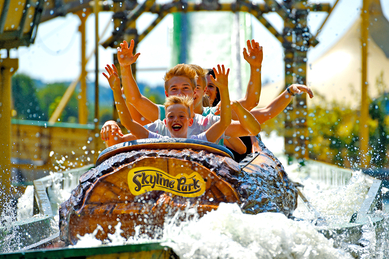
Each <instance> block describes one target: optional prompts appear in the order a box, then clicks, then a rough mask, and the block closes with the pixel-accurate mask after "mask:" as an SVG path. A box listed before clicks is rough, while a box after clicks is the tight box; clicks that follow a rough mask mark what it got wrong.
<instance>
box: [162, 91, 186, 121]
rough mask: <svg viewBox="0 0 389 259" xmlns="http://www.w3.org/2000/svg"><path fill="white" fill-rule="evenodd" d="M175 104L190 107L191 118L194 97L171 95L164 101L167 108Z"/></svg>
mask: <svg viewBox="0 0 389 259" xmlns="http://www.w3.org/2000/svg"><path fill="white" fill-rule="evenodd" d="M174 104H181V105H184V106H185V107H186V108H187V109H188V114H189V118H191V113H190V107H191V105H192V104H193V98H191V97H189V96H176V95H173V96H169V97H167V98H166V101H165V103H164V105H165V110H167V108H168V107H169V106H172V105H174Z"/></svg>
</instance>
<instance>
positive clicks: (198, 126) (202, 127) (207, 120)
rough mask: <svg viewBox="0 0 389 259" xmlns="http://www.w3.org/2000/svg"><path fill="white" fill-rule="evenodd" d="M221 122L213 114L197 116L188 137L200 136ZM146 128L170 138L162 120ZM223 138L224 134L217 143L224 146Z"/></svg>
mask: <svg viewBox="0 0 389 259" xmlns="http://www.w3.org/2000/svg"><path fill="white" fill-rule="evenodd" d="M219 120H220V117H219V116H216V115H213V114H209V115H207V116H205V117H204V116H202V115H200V114H195V117H194V118H193V124H192V126H190V127H189V128H188V133H187V136H192V135H199V134H201V133H204V132H206V131H207V130H208V129H209V128H210V127H211V126H212V125H213V124H215V123H216V122H218V121H219ZM144 127H145V128H146V129H148V130H149V131H152V132H154V133H158V134H160V135H163V136H168V137H170V132H169V130H168V129H167V127H166V125H165V123H164V122H163V121H161V120H156V121H154V122H153V123H150V124H147V125H145V126H144ZM223 138H224V133H223V135H222V136H221V140H218V141H216V143H217V144H219V145H223Z"/></svg>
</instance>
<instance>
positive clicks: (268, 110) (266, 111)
mask: <svg viewBox="0 0 389 259" xmlns="http://www.w3.org/2000/svg"><path fill="white" fill-rule="evenodd" d="M289 90H290V91H291V93H292V94H293V95H295V94H301V93H307V94H308V95H309V97H310V98H313V92H312V90H311V89H310V88H309V87H308V86H305V85H299V84H293V85H290V86H289ZM292 98H293V96H292V95H291V94H290V93H288V91H287V90H285V91H283V92H282V93H281V94H280V95H279V96H277V98H276V99H274V100H273V101H272V102H271V103H270V104H269V105H268V106H266V107H265V108H259V109H254V110H252V111H251V113H252V114H253V115H254V117H255V118H256V119H257V121H258V122H259V123H264V122H265V121H267V120H270V119H272V118H274V117H275V116H277V115H278V114H279V113H281V112H282V111H283V110H284V109H285V108H286V106H288V104H289V103H290V101H291V100H292Z"/></svg>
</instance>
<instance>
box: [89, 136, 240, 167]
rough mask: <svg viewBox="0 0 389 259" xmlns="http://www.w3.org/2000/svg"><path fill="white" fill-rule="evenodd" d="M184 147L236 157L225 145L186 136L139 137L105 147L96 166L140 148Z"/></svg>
mask: <svg viewBox="0 0 389 259" xmlns="http://www.w3.org/2000/svg"><path fill="white" fill-rule="evenodd" d="M145 148H146V149H184V148H191V149H193V150H205V151H208V152H211V153H215V154H218V155H222V156H227V157H230V158H232V159H233V158H234V155H233V154H232V152H231V151H230V150H228V149H227V148H226V147H224V146H220V145H218V144H215V143H211V142H208V141H201V140H195V139H186V138H159V139H156V138H155V139H138V140H133V141H128V142H123V143H120V144H116V145H113V146H111V147H108V148H106V149H104V150H103V151H102V152H101V153H100V155H99V157H98V158H97V160H96V166H98V165H99V164H101V163H102V162H103V161H104V160H106V159H108V158H110V157H112V156H114V155H116V154H119V153H122V152H127V151H131V150H139V149H145Z"/></svg>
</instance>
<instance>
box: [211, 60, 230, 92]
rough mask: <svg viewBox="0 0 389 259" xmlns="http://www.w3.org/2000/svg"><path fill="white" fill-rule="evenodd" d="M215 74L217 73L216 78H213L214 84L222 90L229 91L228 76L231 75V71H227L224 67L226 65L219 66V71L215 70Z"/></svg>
mask: <svg viewBox="0 0 389 259" xmlns="http://www.w3.org/2000/svg"><path fill="white" fill-rule="evenodd" d="M213 72H214V73H215V76H216V78H213V76H211V80H212V83H214V84H215V85H216V87H218V88H219V90H221V89H228V74H229V73H230V69H229V68H228V69H227V71H226V69H225V67H224V65H221V67H220V65H217V69H216V68H213Z"/></svg>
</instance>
